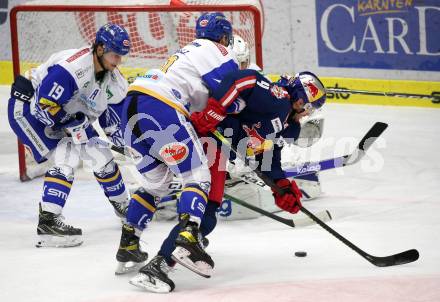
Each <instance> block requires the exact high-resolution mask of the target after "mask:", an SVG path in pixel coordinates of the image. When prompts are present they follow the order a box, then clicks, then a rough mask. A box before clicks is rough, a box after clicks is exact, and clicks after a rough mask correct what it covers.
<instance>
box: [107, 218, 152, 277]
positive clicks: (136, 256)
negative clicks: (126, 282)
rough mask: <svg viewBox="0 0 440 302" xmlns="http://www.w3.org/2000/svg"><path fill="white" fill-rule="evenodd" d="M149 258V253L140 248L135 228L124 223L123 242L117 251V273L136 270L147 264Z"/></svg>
mask: <svg viewBox="0 0 440 302" xmlns="http://www.w3.org/2000/svg"><path fill="white" fill-rule="evenodd" d="M147 258H148V254H147V253H145V252H142V251H141V250H140V248H139V237H138V236H136V234H135V230H134V228H133V227H132V226H129V225H128V224H124V225H123V226H122V234H121V242H120V244H119V249H118V252H117V253H116V260H117V261H118V266H117V267H116V270H115V274H116V275H122V274H128V273H131V272H134V271H136V270H138V269H139V268H140V267H141V266H142V265H144V264H145V261H147Z"/></svg>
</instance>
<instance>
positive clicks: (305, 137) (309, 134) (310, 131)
mask: <svg viewBox="0 0 440 302" xmlns="http://www.w3.org/2000/svg"><path fill="white" fill-rule="evenodd" d="M299 122H300V124H301V131H300V133H299V137H298V139H297V140H296V141H295V145H297V146H298V147H301V148H308V147H310V146H312V145H313V144H314V143H316V142H317V141H319V139H320V138H321V136H322V133H323V131H324V116H323V115H322V113H321V112H320V111H315V112H314V113H313V114H311V115H308V116H305V117H303V118H301V119H300V121H299Z"/></svg>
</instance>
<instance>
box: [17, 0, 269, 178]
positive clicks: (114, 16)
mask: <svg viewBox="0 0 440 302" xmlns="http://www.w3.org/2000/svg"><path fill="white" fill-rule="evenodd" d="M115 2H116V1H108V0H102V1H100V2H99V6H98V3H96V2H93V1H86V0H75V1H73V0H63V1H59V0H44V1H32V2H28V3H26V5H24V6H22V7H18V8H15V10H16V12H17V13H16V19H14V17H13V16H12V17H11V22H12V23H13V24H16V25H15V27H16V31H15V35H14V31H12V41H13V64H14V70H15V72H17V71H18V72H20V73H21V74H24V72H25V71H26V70H28V69H30V68H31V67H36V66H38V65H40V64H42V63H43V62H45V61H46V60H47V59H48V58H49V57H50V56H51V55H52V54H53V53H55V52H57V51H61V50H66V49H71V48H81V47H83V46H85V45H92V43H93V41H94V39H95V34H96V31H97V30H98V28H99V27H100V26H102V25H103V24H105V23H108V22H112V23H116V24H119V25H122V26H124V27H125V28H126V29H127V31H128V32H129V34H130V39H131V42H132V48H131V51H130V54H129V55H128V56H126V58H124V61H123V63H122V65H121V68H120V69H121V70H122V72H123V74H124V75H125V76H126V77H127V79H128V80H129V81H131V80H133V79H134V78H135V77H136V76H137V75H140V74H143V73H145V71H146V70H148V69H149V68H152V67H158V66H161V65H162V64H163V63H164V62H165V61H166V59H167V58H168V56H169V55H171V54H172V53H174V52H175V51H176V50H177V49H179V48H181V47H183V46H185V45H186V44H188V43H189V42H191V41H192V40H194V37H195V23H196V20H197V18H198V17H199V16H200V14H201V13H202V12H206V11H212V12H214V11H218V10H219V9H218V6H217V7H216V6H215V5H219V4H221V5H222V6H223V8H225V9H226V11H224V10H222V11H223V12H224V14H225V15H226V18H227V19H228V20H229V21H230V22H231V23H232V26H233V30H234V34H238V35H240V36H241V37H242V38H243V39H244V40H245V41H246V42H247V43H248V44H249V47H250V54H251V60H252V61H257V62H258V60H257V58H258V56H257V53H259V55H260V58H261V41H257V40H258V37H257V36H256V29H255V28H256V20H255V15H254V13H253V10H252V9H251V10H244V9H236V8H235V9H234V6H233V5H252V6H253V7H255V8H257V10H258V11H259V12H260V17H261V18H262V20H260V23H259V24H261V28H257V32H259V33H261V32H262V29H263V22H262V21H263V11H262V6H261V3H260V1H259V0H235V1H232V0H224V1H220V0H187V1H184V0H171V1H170V0H156V1H149V0H126V1H124V2H121V1H119V2H118V3H115ZM73 4H74V5H75V6H73ZM115 4H118V5H124V6H114V5H115ZM134 4H136V5H137V6H130V5H134ZM153 4H154V5H158V7H161V8H162V9H153V8H152V7H151V6H144V5H153ZM60 5H62V6H63V7H62V8H61V7H60ZM78 5H79V6H78ZM103 5H105V7H104V6H103ZM141 5H143V6H141ZM200 5H205V6H204V8H203V9H201V8H200V7H199V6H200ZM206 5H214V6H212V7H206ZM229 5H231V6H229ZM226 6H228V7H227V8H226ZM182 7H186V9H190V11H186V10H185V11H183V9H182V10H181V11H176V10H178V9H179V8H182ZM169 8H174V10H173V9H169ZM163 10H165V11H163ZM259 38H260V39H261V34H259ZM14 41H15V42H16V43H14ZM260 63H261V62H260ZM17 67H18V68H17ZM19 161H20V178H21V179H22V180H26V179H28V178H29V176H31V174H32V176H36V175H34V174H38V173H27V172H26V171H27V170H28V172H31V171H30V170H31V169H39V167H38V165H37V164H35V163H32V161H29V159H28V160H26V157H25V150H24V148H23V146H19ZM40 170H41V169H40ZM43 170H44V169H43ZM27 174H28V175H27Z"/></svg>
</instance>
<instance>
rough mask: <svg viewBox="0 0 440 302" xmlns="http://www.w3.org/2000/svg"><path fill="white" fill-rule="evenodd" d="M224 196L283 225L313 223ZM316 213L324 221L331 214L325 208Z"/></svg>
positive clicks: (328, 218) (294, 225)
mask: <svg viewBox="0 0 440 302" xmlns="http://www.w3.org/2000/svg"><path fill="white" fill-rule="evenodd" d="M224 196H225V197H226V198H227V199H229V200H231V201H232V202H234V203H236V204H239V205H241V206H243V207H245V208H248V209H249V210H252V211H254V212H257V213H260V214H261V215H263V216H266V217H269V218H271V219H273V220H276V221H278V222H281V223H283V224H285V225H288V226H290V227H292V228H294V227H297V226H307V225H312V224H315V223H314V221H312V220H310V219H302V220H299V219H298V220H293V219H288V218H284V217H280V216H278V215H275V214H273V213H271V212H268V211H266V210H263V209H262V208H259V207H257V206H254V205H252V204H250V203H247V202H246V201H244V200H241V199H238V198H235V197H234V196H231V195H229V194H226V193H225V194H224ZM316 215H317V216H319V217H321V219H322V220H325V221H329V220H331V219H332V216H331V215H330V212H329V211H327V210H325V211H323V212H319V213H317V214H316Z"/></svg>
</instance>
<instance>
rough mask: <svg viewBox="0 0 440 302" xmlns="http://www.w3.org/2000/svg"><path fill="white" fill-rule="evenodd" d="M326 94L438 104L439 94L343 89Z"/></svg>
mask: <svg viewBox="0 0 440 302" xmlns="http://www.w3.org/2000/svg"><path fill="white" fill-rule="evenodd" d="M326 91H327V92H332V93H347V94H363V95H374V96H387V97H399V98H416V99H428V100H431V101H432V102H433V103H436V104H438V103H440V92H437V91H435V92H433V93H432V94H431V95H428V94H415V93H403V92H385V91H369V90H355V89H344V88H330V87H329V88H326Z"/></svg>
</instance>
